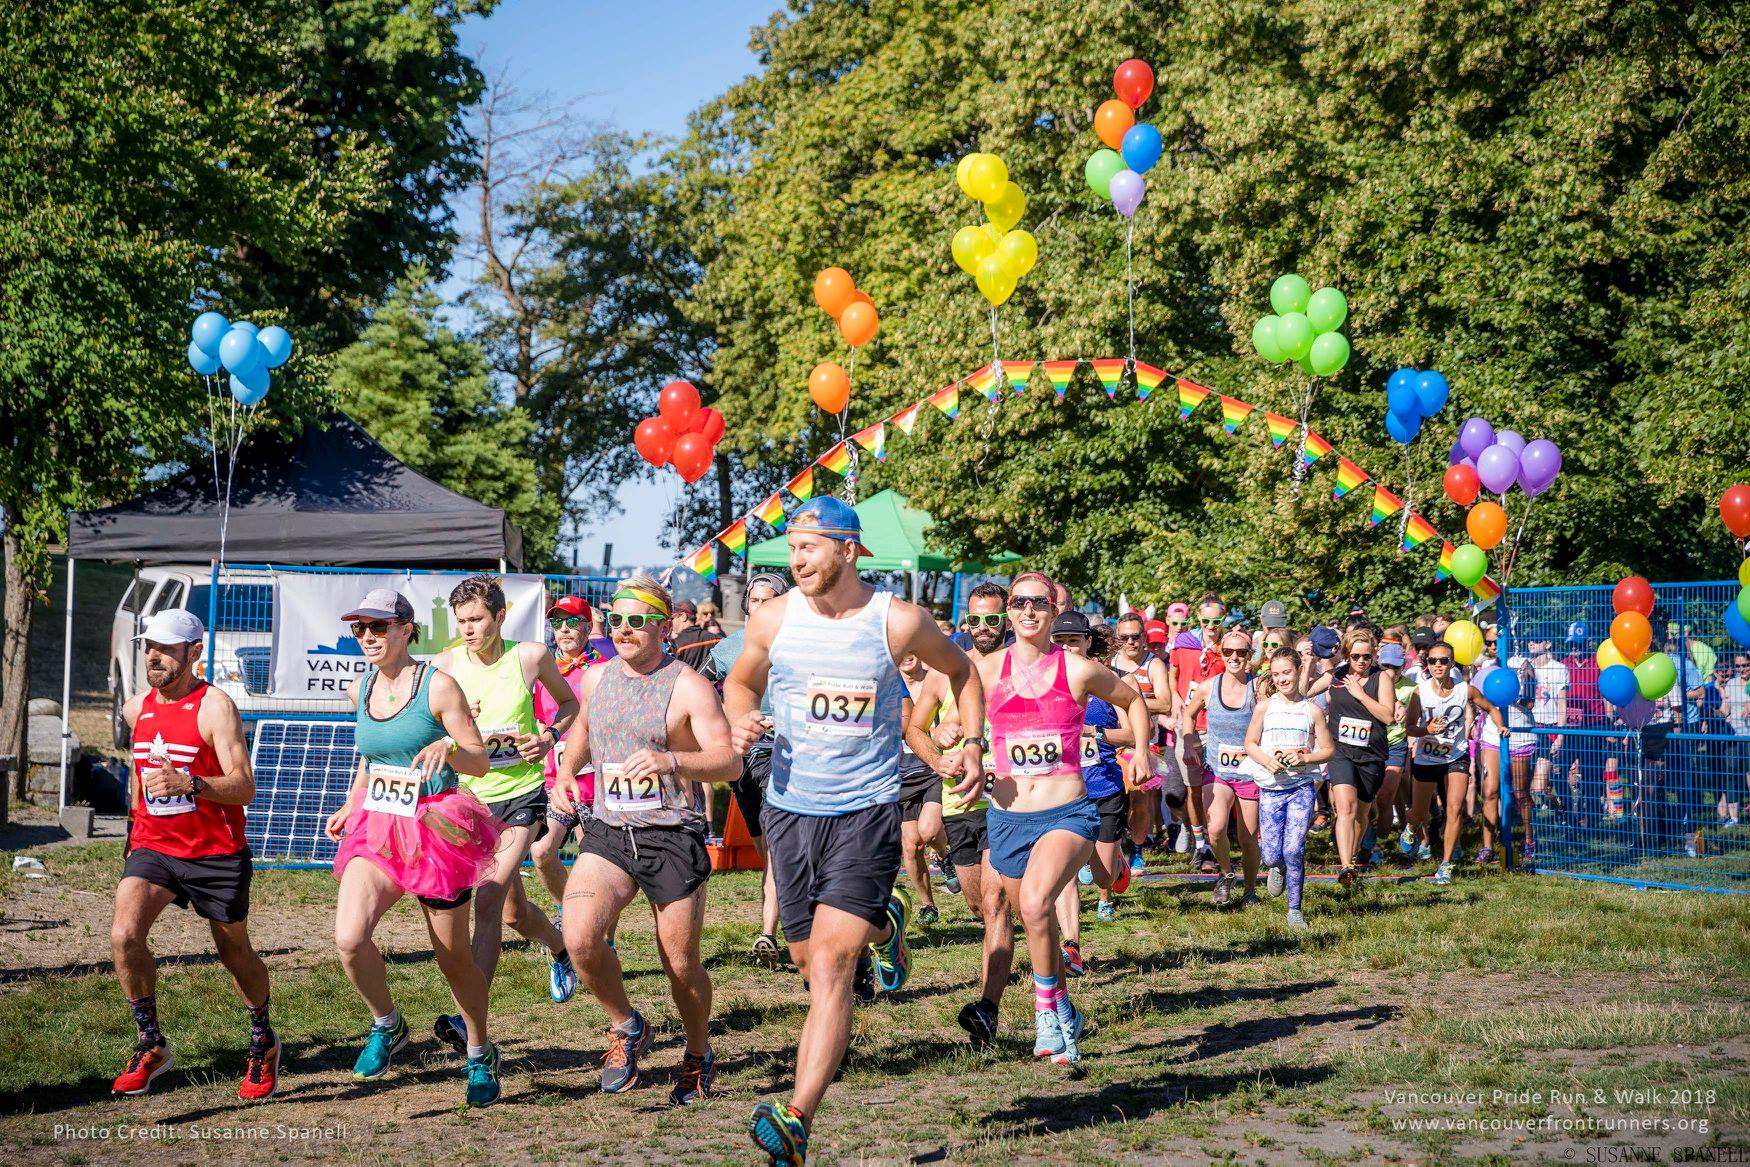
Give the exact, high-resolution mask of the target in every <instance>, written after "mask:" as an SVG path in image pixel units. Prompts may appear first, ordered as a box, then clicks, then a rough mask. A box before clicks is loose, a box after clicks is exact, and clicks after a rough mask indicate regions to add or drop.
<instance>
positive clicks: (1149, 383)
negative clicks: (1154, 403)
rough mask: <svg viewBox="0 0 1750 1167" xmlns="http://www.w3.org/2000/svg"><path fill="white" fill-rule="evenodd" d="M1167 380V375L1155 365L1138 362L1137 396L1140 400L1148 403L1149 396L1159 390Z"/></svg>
mask: <svg viewBox="0 0 1750 1167" xmlns="http://www.w3.org/2000/svg"><path fill="white" fill-rule="evenodd" d="M1166 379H1167V375H1166V374H1165V373H1163V372H1162V371H1161V370H1159V369H1157V368H1155V367H1154V366H1153V365H1147V364H1144V363H1143V362H1141V361H1138V362H1136V396H1137V397H1138V398H1139V399H1141V400H1143V401H1147V400H1148V395H1149V394H1150V393H1153V392H1154V391H1155V390H1156V389H1159V388H1160V387H1161V382H1162V381H1165V380H1166Z"/></svg>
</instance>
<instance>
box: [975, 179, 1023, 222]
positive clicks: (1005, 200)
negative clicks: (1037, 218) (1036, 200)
mask: <svg viewBox="0 0 1750 1167" xmlns="http://www.w3.org/2000/svg"><path fill="white" fill-rule="evenodd" d="M1026 211H1027V195H1026V194H1025V192H1023V191H1022V190H1021V188H1020V187H1018V186H1016V185H1015V184H1014V183H1013V182H1005V183H1003V193H1002V194H1000V195H998V196H997V197H996V198H994V199H992V200H991V201H990V202H988V203H986V204H984V213H985V215H986V216H987V217H988V218H989V219H990V221H991V222H992V223H994V224H996V226H998V227H1000V228H1001V229H1002V230H1004V231H1007V230H1008V229H1009V228H1011V227H1013V226H1014V225H1015V224H1016V223H1019V222H1020V221H1021V216H1022V215H1023V214H1025V213H1026Z"/></svg>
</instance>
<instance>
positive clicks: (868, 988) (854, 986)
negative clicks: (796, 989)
mask: <svg viewBox="0 0 1750 1167" xmlns="http://www.w3.org/2000/svg"><path fill="white" fill-rule="evenodd" d="M802 987H803V989H807V988H808V982H807V981H803V982H802ZM851 992H852V994H853V995H855V996H856V998H857V1000H858V1002H859V1003H861V1004H864V1005H867V1004H868V1003H869V1002H871V1001H873V1000H874V999H875V958H874V957H872V956H870V955H869V954H868V953H867V952H865V953H863V954H862V955H861V956H859V957H857V971H856V973H855V974H853V975H852V977H851Z"/></svg>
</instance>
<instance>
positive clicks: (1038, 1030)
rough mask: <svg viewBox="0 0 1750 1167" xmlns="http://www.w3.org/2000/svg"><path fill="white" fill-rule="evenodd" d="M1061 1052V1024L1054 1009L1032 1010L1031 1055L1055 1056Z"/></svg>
mask: <svg viewBox="0 0 1750 1167" xmlns="http://www.w3.org/2000/svg"><path fill="white" fill-rule="evenodd" d="M1062 1052H1063V1026H1062V1025H1061V1024H1060V1023H1059V1022H1058V1020H1057V1011H1056V1010H1055V1009H1035V1010H1033V1056H1034V1057H1036V1058H1055V1057H1057V1055H1059V1054H1061V1053H1062Z"/></svg>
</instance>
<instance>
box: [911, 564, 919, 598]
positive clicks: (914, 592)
mask: <svg viewBox="0 0 1750 1167" xmlns="http://www.w3.org/2000/svg"><path fill="white" fill-rule="evenodd" d="M911 602H912V603H914V604H915V603H917V602H918V573H917V572H915V571H914V572H912V573H911Z"/></svg>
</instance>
